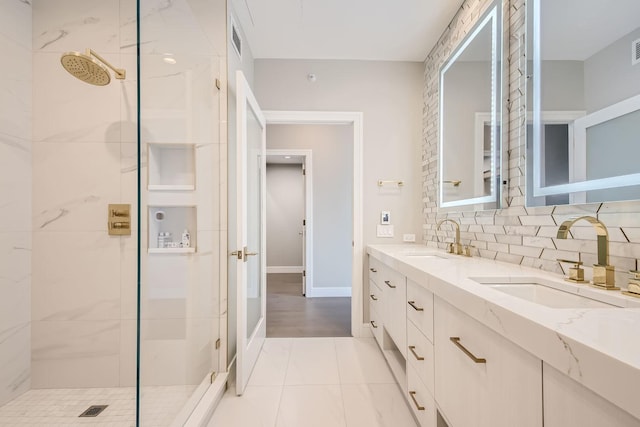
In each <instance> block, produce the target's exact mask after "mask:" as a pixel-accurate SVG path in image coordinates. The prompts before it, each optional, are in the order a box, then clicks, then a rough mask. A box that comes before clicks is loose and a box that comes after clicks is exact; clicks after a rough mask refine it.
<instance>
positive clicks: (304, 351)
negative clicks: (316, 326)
mask: <svg viewBox="0 0 640 427" xmlns="http://www.w3.org/2000/svg"><path fill="white" fill-rule="evenodd" d="M298 384H340V376H339V373H338V361H337V356H336V346H335V342H334V340H333V338H300V339H296V340H295V341H294V342H293V346H292V348H291V356H290V358H289V365H288V367H287V375H286V377H285V385H298Z"/></svg>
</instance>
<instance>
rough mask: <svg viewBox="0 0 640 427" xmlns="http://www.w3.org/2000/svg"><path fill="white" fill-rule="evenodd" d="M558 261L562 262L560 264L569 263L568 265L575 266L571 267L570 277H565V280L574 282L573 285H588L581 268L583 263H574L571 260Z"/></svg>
mask: <svg viewBox="0 0 640 427" xmlns="http://www.w3.org/2000/svg"><path fill="white" fill-rule="evenodd" d="M556 261H558V262H560V263H563V262H564V263H568V264H573V267H571V268H570V269H569V276H568V277H565V278H564V280H566V281H568V282H573V283H587V281H586V280H584V269H583V268H582V267H580V266H581V265H582V261H572V260H569V259H560V258H558V259H556Z"/></svg>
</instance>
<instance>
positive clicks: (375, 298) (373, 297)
mask: <svg viewBox="0 0 640 427" xmlns="http://www.w3.org/2000/svg"><path fill="white" fill-rule="evenodd" d="M369 296H370V297H371V299H372V300H374V301H378V297H377V296H375V295H374V294H371V295H369Z"/></svg>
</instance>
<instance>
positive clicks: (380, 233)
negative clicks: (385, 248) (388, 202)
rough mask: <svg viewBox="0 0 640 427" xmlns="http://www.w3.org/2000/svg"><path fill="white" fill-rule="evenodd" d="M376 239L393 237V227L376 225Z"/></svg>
mask: <svg viewBox="0 0 640 427" xmlns="http://www.w3.org/2000/svg"><path fill="white" fill-rule="evenodd" d="M376 236H377V237H393V225H382V224H378V225H377V227H376Z"/></svg>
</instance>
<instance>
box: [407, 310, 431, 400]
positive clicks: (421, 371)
mask: <svg viewBox="0 0 640 427" xmlns="http://www.w3.org/2000/svg"><path fill="white" fill-rule="evenodd" d="M407 360H408V361H409V365H412V366H413V368H414V369H415V371H416V372H417V373H418V376H419V377H420V380H421V381H422V382H423V383H424V384H425V385H426V386H427V389H428V390H429V391H430V392H431V393H433V383H434V373H433V370H434V357H433V344H432V343H431V342H430V341H429V340H428V339H427V337H425V336H424V334H423V333H422V332H420V330H418V327H417V326H416V325H414V324H413V322H411V321H408V322H407Z"/></svg>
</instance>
